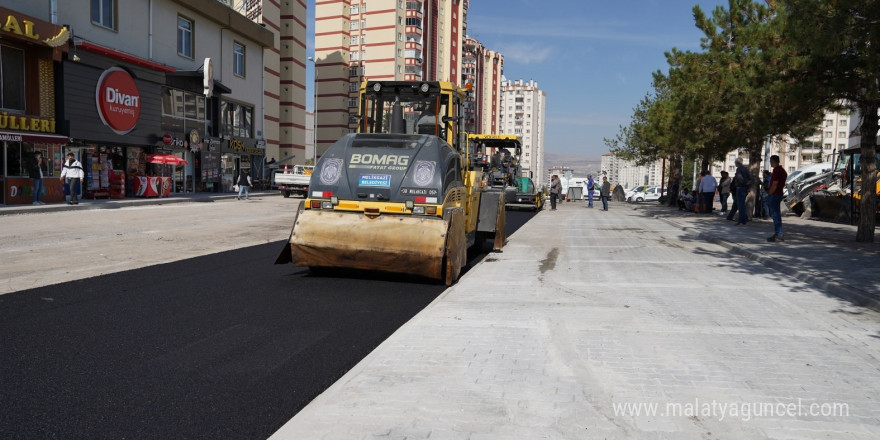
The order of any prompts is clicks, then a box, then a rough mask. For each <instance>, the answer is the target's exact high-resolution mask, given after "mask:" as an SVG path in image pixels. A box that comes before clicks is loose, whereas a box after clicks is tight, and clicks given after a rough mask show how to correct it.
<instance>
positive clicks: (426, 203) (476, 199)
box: [276, 80, 505, 285]
mask: <svg viewBox="0 0 880 440" xmlns="http://www.w3.org/2000/svg"><path fill="white" fill-rule="evenodd" d="M467 93H468V90H467V89H461V88H458V87H457V86H455V85H454V84H452V83H450V82H439V81H429V82H422V81H369V80H367V81H364V82H363V83H362V84H361V86H360V92H359V105H358V109H359V111H358V116H357V118H356V119H357V124H358V129H357V130H356V132H355V133H351V134H347V135H345V136H343V137H342V138H341V139H339V140H338V141H336V142H335V143H334V144H333V145H332V146H331V147H330V148H328V149H327V151H326V152H325V153H324V154H322V155H321V157H320V159H319V160H318V161H317V163H316V164H315V169H314V171H313V173H312V178H311V181H310V182H309V191H308V195H307V197H306V198H305V200H303V201H302V202H301V203H300V205H299V207H298V208H297V211H296V214H295V218H294V221H293V227H292V229H291V232H290V236H289V239H288V240H287V243H286V245H285V247H284V249H283V250H282V252H281V254H280V255H279V256H278V258H277V260H276V263H277V264H287V263H292V264H293V265H294V266H307V267H309V268H311V269H313V270H315V271H319V270H322V269H333V268H351V269H360V270H375V271H383V272H389V273H398V274H409V275H416V276H421V277H425V278H429V279H433V280H437V281H439V282H443V283H445V284H446V285H451V284H453V283H454V282H455V281H456V280H457V279H458V277H459V275H460V273H461V270H462V268H464V267H465V265H466V264H467V250H468V248H470V247H479V248H480V250H484V249H485V248H487V247H488V246H491V248H492V249H493V250H501V248H502V247H503V246H504V242H505V206H504V199H503V197H502V196H501V194H500V193H498V192H497V191H490V190H489V188H488V187H487V185H486V184H485V183H484V180H485V179H484V177H485V176H484V171H483V170H482V169H481V168H478V167H474V166H473V164H472V159H471V157H470V155H471V154H472V153H473V152H471V151H469V149H468V142H467V133H465V132H464V131H463V130H462V128H463V123H464V121H463V114H464V112H463V105H464V103H465V101H466V97H467ZM490 242H491V245H489V243H490Z"/></svg>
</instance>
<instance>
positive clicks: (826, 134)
mask: <svg viewBox="0 0 880 440" xmlns="http://www.w3.org/2000/svg"><path fill="white" fill-rule="evenodd" d="M825 137H826V138H832V137H834V132H832V131H826V132H825Z"/></svg>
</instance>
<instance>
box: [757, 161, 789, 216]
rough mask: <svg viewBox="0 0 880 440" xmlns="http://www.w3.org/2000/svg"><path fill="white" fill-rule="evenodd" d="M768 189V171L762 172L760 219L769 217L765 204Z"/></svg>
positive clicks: (768, 210)
mask: <svg viewBox="0 0 880 440" xmlns="http://www.w3.org/2000/svg"><path fill="white" fill-rule="evenodd" d="M768 188H770V170H764V178H763V179H761V211H760V212H761V215H760V216H759V217H761V218H762V219H766V218H767V217H770V207H769V205H768V204H767V189H768ZM783 188H784V187H783ZM756 211H757V210H756Z"/></svg>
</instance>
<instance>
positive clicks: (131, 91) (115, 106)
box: [95, 67, 141, 135]
mask: <svg viewBox="0 0 880 440" xmlns="http://www.w3.org/2000/svg"><path fill="white" fill-rule="evenodd" d="M95 102H96V104H97V106H98V115H100V116H101V122H103V123H104V125H106V126H108V127H110V129H111V130H113V132H114V133H116V134H119V135H123V134H128V133H130V132H131V131H132V130H134V127H135V126H136V125H137V122H138V119H139V118H140V115H141V95H140V92H139V91H138V88H137V84H135V82H134V79H133V78H132V77H131V75H129V74H128V72H126V71H125V70H123V69H121V68H119V67H111V68H109V69H107V70H105V71H104V73H102V74H101V77H100V78H98V87H97V89H95Z"/></svg>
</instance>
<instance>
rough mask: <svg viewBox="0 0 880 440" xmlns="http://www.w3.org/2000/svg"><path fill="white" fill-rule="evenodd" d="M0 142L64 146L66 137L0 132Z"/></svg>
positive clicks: (24, 132)
mask: <svg viewBox="0 0 880 440" xmlns="http://www.w3.org/2000/svg"><path fill="white" fill-rule="evenodd" d="M0 141H8V142H30V143H34V144H66V143H67V141H68V138H67V136H61V135H57V134H49V133H31V132H26V131H0Z"/></svg>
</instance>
